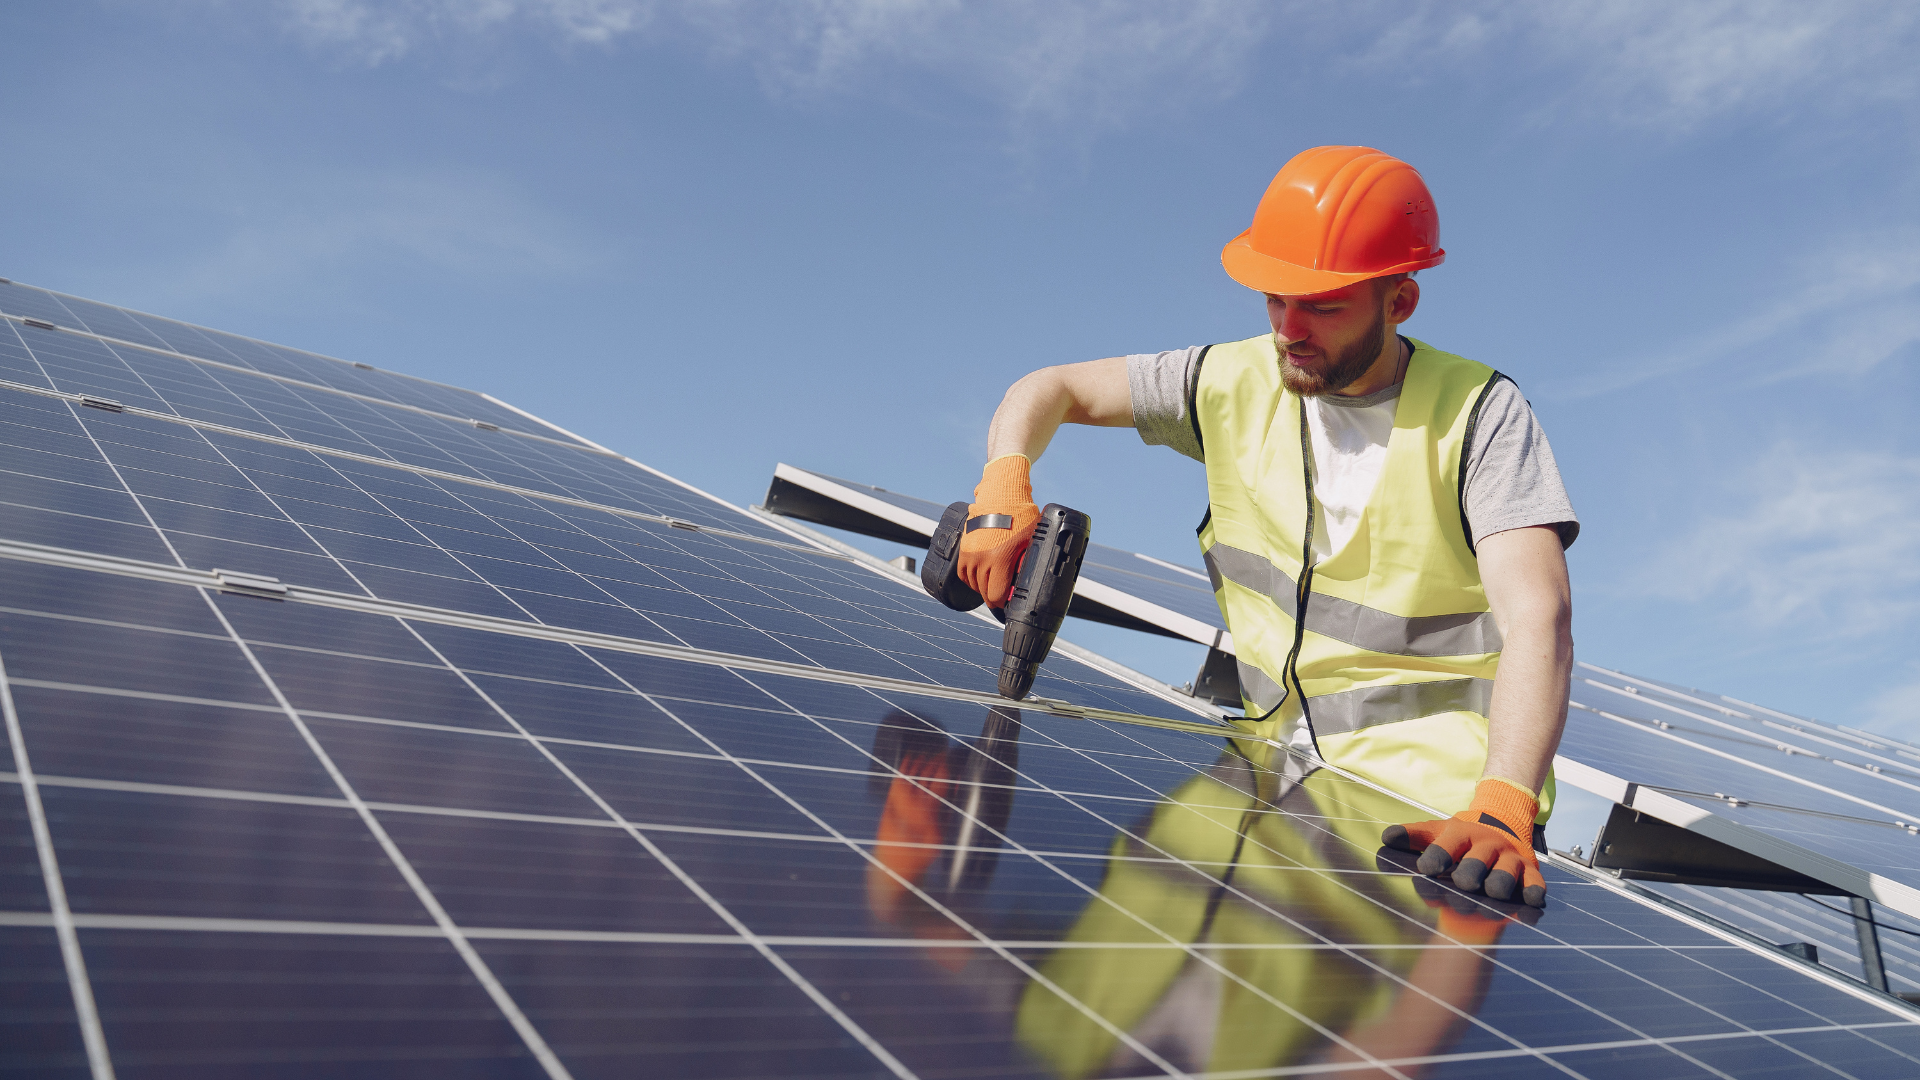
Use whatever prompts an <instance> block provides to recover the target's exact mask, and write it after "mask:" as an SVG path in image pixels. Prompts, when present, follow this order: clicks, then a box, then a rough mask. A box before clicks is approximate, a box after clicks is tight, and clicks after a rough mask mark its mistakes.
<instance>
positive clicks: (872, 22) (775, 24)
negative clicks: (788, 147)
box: [283, 0, 1275, 123]
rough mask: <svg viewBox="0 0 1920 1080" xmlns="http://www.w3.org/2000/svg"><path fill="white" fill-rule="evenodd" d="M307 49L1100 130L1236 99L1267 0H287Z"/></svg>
mask: <svg viewBox="0 0 1920 1080" xmlns="http://www.w3.org/2000/svg"><path fill="white" fill-rule="evenodd" d="M283 8H284V11H285V13H286V18H287V23H288V25H289V27H290V28H291V30H292V31H293V32H294V33H295V34H296V36H298V37H299V38H301V39H302V40H304V41H306V42H307V43H308V44H310V45H312V46H315V47H317V48H320V49H323V50H327V51H329V52H333V53H336V54H339V55H343V56H346V57H348V58H350V59H352V60H354V61H355V62H358V63H363V64H367V65H379V64H383V63H387V62H391V61H395V60H398V59H400V58H402V57H405V56H408V55H409V54H413V53H416V52H419V51H421V50H423V49H425V48H427V47H429V46H431V45H433V44H436V43H448V44H453V43H457V41H458V40H459V39H473V38H478V37H485V36H489V35H493V36H498V35H502V34H509V33H515V32H518V31H522V30H535V31H539V32H543V33H546V34H548V35H550V36H553V37H556V38H558V39H559V40H560V41H562V42H566V43H572V44H582V43H584V44H606V43H610V42H613V41H614V40H615V39H618V38H622V37H626V36H635V37H643V38H644V39H645V40H646V41H648V42H650V43H659V42H675V43H683V44H686V45H689V46H691V47H693V48H695V49H696V50H699V51H702V52H705V53H707V54H709V55H711V56H713V57H715V58H716V59H718V60H720V61H721V62H724V63H733V64H739V65H742V66H745V67H747V68H749V69H751V70H752V71H754V72H755V73H756V74H757V75H758V76H759V78H760V79H761V81H762V82H763V84H764V85H765V86H766V87H767V89H768V91H769V92H770V93H771V94H773V95H774V96H777V97H793V96H811V95H824V94H833V93H838V92H842V91H846V90H848V89H850V88H851V87H853V86H854V85H855V84H857V83H859V82H860V81H861V80H862V79H865V78H867V77H870V76H873V75H876V74H882V75H885V74H896V73H900V72H902V71H906V72H915V73H924V74H926V75H930V76H932V77H934V78H936V79H941V80H946V81H947V82H949V83H951V84H953V85H956V86H958V87H960V88H961V89H962V90H964V91H965V92H967V93H971V94H975V95H978V96H981V97H984V98H986V99H988V100H990V101H993V102H994V103H995V104H997V105H1000V106H1002V107H1004V108H1006V109H1008V110H1010V111H1011V112H1012V113H1014V114H1016V115H1020V116H1032V117H1048V118H1058V119H1071V120H1078V121H1091V122H1094V123H1104V122H1110V121H1114V120H1117V119H1119V118H1121V117H1123V116H1126V115H1130V114H1132V113H1135V112H1137V111H1139V110H1140V109H1142V108H1149V107H1151V106H1152V105H1153V104H1154V103H1155V102H1167V101H1190V100H1193V99H1194V98H1195V97H1196V96H1207V95H1211V94H1216V93H1219V92H1221V91H1223V90H1227V89H1230V88H1231V87H1233V86H1235V85H1237V84H1238V82H1239V80H1240V79H1241V77H1242V76H1243V75H1244V74H1245V72H1246V71H1247V68H1248V60H1249V58H1250V56H1251V54H1252V53H1253V52H1254V51H1255V50H1256V49H1258V48H1259V47H1260V46H1261V44H1262V43H1263V41H1264V40H1265V39H1266V37H1267V33H1266V31H1267V28H1268V26H1269V24H1270V23H1271V22H1272V21H1273V18H1274V15H1275V10H1274V8H1273V7H1272V6H1271V5H1267V4H1263V3H1260V2H1258V0H1190V2H1187V3H1182V4H1165V3H1157V2H1152V0H1098V2H1092V3H1075V2H1061V3H1049V4H1033V3H1024V2H1017V0H981V2H972V3H962V2H961V0H788V2H782V3H766V2H760V0H686V2H682V3H660V2H658V0H386V2H376V0H283Z"/></svg>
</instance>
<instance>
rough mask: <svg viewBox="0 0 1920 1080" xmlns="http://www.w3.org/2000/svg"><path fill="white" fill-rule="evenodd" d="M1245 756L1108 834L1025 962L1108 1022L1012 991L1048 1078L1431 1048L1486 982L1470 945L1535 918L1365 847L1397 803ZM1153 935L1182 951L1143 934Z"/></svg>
mask: <svg viewBox="0 0 1920 1080" xmlns="http://www.w3.org/2000/svg"><path fill="white" fill-rule="evenodd" d="M1247 752H1248V753H1251V754H1253V755H1255V757H1256V759H1258V762H1256V761H1249V760H1248V759H1247V758H1245V757H1242V756H1240V755H1239V754H1237V753H1228V754H1223V755H1222V756H1221V758H1220V760H1219V761H1218V762H1217V763H1215V765H1214V766H1213V767H1212V768H1211V769H1210V770H1209V771H1208V772H1206V773H1203V774H1201V775H1199V776H1196V777H1194V778H1193V779H1192V780H1190V781H1188V782H1187V783H1185V784H1183V785H1181V787H1180V788H1179V789H1178V790H1176V791H1175V792H1174V793H1173V794H1172V795H1170V796H1169V797H1168V798H1167V799H1166V800H1164V801H1162V802H1161V803H1159V804H1157V805H1156V806H1154V808H1153V809H1152V810H1151V811H1149V812H1148V814H1147V816H1146V817H1145V818H1144V819H1143V820H1142V821H1141V822H1140V823H1138V824H1137V825H1136V827H1135V828H1134V829H1133V830H1132V832H1133V834H1134V835H1132V836H1128V835H1122V836H1119V837H1116V838H1115V840H1114V843H1113V848H1112V850H1111V860H1110V861H1109V863H1108V864H1107V872H1106V877H1105V879H1104V880H1103V881H1102V883H1101V887H1100V894H1099V896H1098V897H1097V898H1096V899H1095V900H1094V901H1093V902H1092V903H1090V904H1088V905H1087V907H1086V909H1085V910H1084V911H1083V912H1082V913H1081V915H1080V918H1079V920H1078V921H1077V922H1076V923H1075V924H1074V926H1073V928H1072V929H1071V930H1070V931H1068V933H1067V935H1066V940H1067V941H1068V942H1070V943H1074V944H1075V945H1077V946H1079V947H1069V948H1063V949H1059V950H1057V951H1055V952H1054V953H1053V954H1052V955H1051V956H1049V957H1048V958H1047V959H1046V960H1045V961H1044V962H1043V963H1042V964H1041V965H1040V969H1039V970H1040V974H1041V975H1042V976H1044V977H1045V978H1046V980H1047V981H1049V982H1051V983H1052V984H1054V985H1055V986H1058V987H1059V988H1060V989H1061V990H1063V991H1065V992H1066V993H1068V994H1071V995H1073V996H1074V997H1075V998H1077V999H1079V1001H1080V1002H1081V1003H1083V1004H1084V1005H1085V1006H1086V1007H1087V1008H1089V1009H1091V1010H1093V1011H1094V1012H1095V1013H1096V1014H1098V1015H1099V1016H1100V1017H1101V1018H1102V1019H1104V1020H1105V1021H1107V1025H1111V1028H1109V1027H1108V1026H1107V1025H1102V1024H1099V1023H1096V1022H1094V1021H1093V1020H1091V1019H1090V1018H1088V1017H1087V1016H1086V1014H1085V1013H1083V1012H1081V1011H1080V1010H1079V1009H1078V1008H1076V1007H1074V1006H1073V1005H1071V1004H1069V1003H1067V1002H1066V1001H1064V1000H1062V999H1061V998H1060V997H1059V996H1058V995H1056V994H1054V993H1053V992H1051V991H1050V990H1048V989H1047V988H1046V987H1044V986H1042V985H1041V984H1040V983H1038V982H1034V983H1030V984H1029V985H1028V986H1027V987H1026V990H1025V992H1024V994H1023V996H1022V999H1021V1003H1020V1007H1019V1010H1020V1011H1019V1015H1018V1018H1017V1020H1016V1025H1017V1033H1018V1035H1019V1038H1020V1040H1021V1042H1022V1043H1023V1044H1024V1045H1025V1046H1026V1047H1027V1049H1028V1051H1029V1052H1030V1053H1032V1054H1033V1055H1034V1056H1035V1057H1037V1058H1039V1059H1041V1060H1042V1061H1044V1062H1046V1063H1047V1064H1048V1065H1049V1066H1050V1067H1051V1068H1052V1070H1053V1071H1054V1072H1055V1073H1056V1074H1057V1075H1059V1076H1061V1077H1065V1078H1069V1080H1079V1078H1081V1077H1097V1076H1133V1075H1139V1074H1142V1073H1149V1072H1156V1071H1158V1068H1159V1067H1158V1066H1157V1065H1155V1064H1154V1063H1153V1061H1152V1060H1151V1058H1152V1057H1157V1058H1159V1059H1160V1060H1162V1061H1164V1062H1166V1063H1167V1064H1170V1065H1172V1066H1174V1067H1175V1068H1176V1069H1179V1070H1181V1071H1186V1072H1193V1073H1210V1072H1227V1073H1233V1072H1237V1071H1239V1070H1264V1069H1278V1068H1283V1067H1286V1066H1293V1065H1309V1064H1316V1063H1330V1062H1347V1061H1362V1060H1366V1059H1367V1058H1372V1059H1374V1060H1395V1059H1406V1058H1418V1057H1422V1056H1425V1055H1429V1054H1437V1053H1442V1052H1444V1051H1445V1050H1446V1049H1447V1048H1448V1047H1449V1046H1450V1045H1451V1044H1452V1043H1453V1042H1454V1040H1455V1039H1457V1038H1458V1037H1459V1035H1460V1033H1461V1032H1462V1030H1463V1029H1464V1028H1465V1027H1466V1025H1467V1024H1468V1023H1469V1022H1470V1020H1469V1018H1470V1017H1471V1016H1472V1015H1473V1013H1474V1011H1475V1010H1476V1009H1478V1008H1479V1005H1480V1002H1481V999H1482V998H1483V996H1484V995H1485V993H1486V988H1487V983H1488V980H1489V978H1490V977H1491V974H1492V963H1491V961H1490V958H1489V956H1488V954H1487V953H1486V952H1484V951H1482V950H1483V949H1485V948H1486V947H1488V946H1491V945H1493V944H1494V943H1495V942H1497V941H1498V940H1499V938H1500V936H1501V933H1502V932H1503V931H1504V930H1505V929H1506V927H1507V926H1508V924H1509V922H1510V921H1511V920H1512V919H1513V918H1519V919H1521V920H1522V921H1532V920H1533V919H1535V918H1537V917H1538V915H1539V913H1538V911H1537V910H1536V909H1533V908H1529V907H1524V906H1520V905H1510V904H1497V903H1494V902H1492V901H1489V900H1486V899H1485V898H1482V897H1469V896H1467V895H1465V894H1463V893H1459V892H1451V891H1448V890H1446V889H1445V887H1444V886H1442V885H1438V884H1435V883H1433V882H1432V881H1430V880H1428V879H1427V878H1425V877H1422V876H1419V875H1417V874H1414V873H1412V872H1411V862H1412V857H1411V856H1408V857H1406V859H1405V865H1403V864H1402V863H1401V862H1400V861H1398V860H1400V856H1399V854H1398V853H1396V852H1392V851H1387V850H1384V849H1378V838H1379V835H1380V828H1381V823H1382V822H1384V821H1392V820H1394V819H1395V818H1396V817H1397V816H1399V815H1401V814H1404V813H1405V811H1406V804H1405V803H1402V802H1400V801H1399V800H1396V799H1393V798H1390V797H1388V796H1386V795H1383V794H1381V793H1380V792H1378V791H1377V790H1374V789H1372V788H1369V787H1367V786H1365V785H1362V784H1358V783H1355V782H1353V781H1351V780H1347V779H1345V778H1343V777H1340V776H1338V775H1335V774H1333V773H1330V772H1327V771H1325V770H1319V769H1317V768H1315V767H1314V766H1312V765H1309V764H1305V763H1304V759H1302V758H1299V757H1296V756H1294V755H1292V754H1289V753H1287V752H1286V751H1282V750H1278V749H1276V748H1273V747H1270V746H1268V747H1263V746H1258V745H1248V747H1247ZM1267 755H1270V756H1272V757H1273V758H1274V760H1273V761H1272V762H1271V763H1272V764H1273V765H1275V766H1276V767H1278V768H1279V769H1280V771H1279V772H1277V773H1276V772H1271V771H1268V769H1266V768H1265V767H1263V765H1264V764H1266V763H1267V761H1266V756H1267ZM1377 849H1378V854H1377V855H1376V850H1377ZM1174 860H1178V861H1177V862H1176V861H1174ZM1376 860H1377V861H1376ZM1388 860H1395V861H1391V862H1390V861H1388ZM1380 871H1385V873H1381V872H1380ZM1436 912H1437V914H1436ZM1143 923H1144V925H1143ZM1436 923H1437V925H1436ZM1163 935H1164V936H1163ZM1168 936H1170V937H1172V938H1173V939H1174V941H1176V942H1178V943H1179V944H1181V945H1188V946H1193V948H1192V949H1191V950H1183V949H1178V948H1172V947H1166V948H1151V947H1147V946H1152V945H1164V944H1165V943H1166V937H1168ZM1333 945H1341V946H1352V948H1333V947H1329V946H1333ZM1103 946H1106V947H1103ZM1316 946H1318V947H1316ZM1114 1029H1117V1030H1118V1031H1119V1032H1121V1033H1124V1034H1123V1035H1121V1034H1115V1030H1114ZM1401 1071H1402V1072H1403V1073H1405V1074H1406V1075H1413V1074H1414V1073H1417V1072H1418V1069H1413V1070H1411V1071H1408V1070H1406V1069H1402V1070H1401ZM1342 1075H1347V1074H1345V1073H1343V1074H1342Z"/></svg>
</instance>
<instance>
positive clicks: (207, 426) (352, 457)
mask: <svg viewBox="0 0 1920 1080" xmlns="http://www.w3.org/2000/svg"><path fill="white" fill-rule="evenodd" d="M0 389H4V390H13V391H17V392H20V393H27V394H33V395H35V396H38V397H47V398H55V399H58V400H61V401H65V402H68V403H69V404H70V405H74V406H78V405H80V404H81V399H82V398H83V397H84V396H85V395H82V394H69V393H66V392H64V391H60V390H49V389H46V388H45V387H39V386H29V385H27V384H26V383H18V382H14V381H12V380H10V379H0ZM122 412H123V413H125V414H127V415H132V416H141V417H146V418H148V419H152V420H162V421H165V422H167V423H170V424H180V425H183V426H186V427H192V428H198V429H200V430H201V431H211V432H215V433H217V434H221V435H228V436H232V437H234V438H240V439H253V440H255V441H258V442H264V443H270V444H273V445H276V446H284V447H286V448H288V449H293V450H304V451H306V452H308V453H310V454H316V455H322V456H325V457H336V458H343V459H345V460H349V461H353V462H357V463H359V464H362V465H375V466H378V467H380V468H383V469H393V470H396V471H399V472H410V473H415V474H417V475H420V476H425V477H429V478H431V479H434V480H447V481H451V482H453V483H459V484H471V485H473V486H475V487H482V488H489V489H492V490H495V491H502V492H506V493H508V494H511V495H518V496H520V497H522V498H527V499H537V500H540V501H543V502H552V503H560V504H563V505H567V506H572V507H575V508H576V509H581V510H594V511H599V512H601V513H607V514H613V515H615V516H617V517H624V518H633V519H635V520H639V521H647V522H651V523H653V524H657V525H667V526H671V527H675V528H683V529H689V530H692V531H698V532H704V533H708V534H711V535H715V536H722V537H725V538H727V539H729V540H738V541H747V542H750V543H755V544H765V545H767V546H769V547H775V548H786V549H789V550H793V551H799V552H803V553H805V554H808V555H816V556H824V557H827V558H832V557H834V556H835V555H836V554H837V553H834V552H826V551H822V550H820V549H819V548H818V547H814V546H812V545H802V544H788V543H785V542H782V541H779V540H773V539H769V538H767V537H763V536H754V535H753V534H751V533H743V532H735V531H733V530H730V529H727V528H724V527H721V526H715V525H704V524H700V523H698V522H690V521H684V520H682V519H679V518H675V517H673V516H672V515H669V514H653V513H648V512H646V511H643V510H628V509H624V508H622V507H618V506H610V505H607V504H605V503H598V502H593V501H591V500H588V499H580V498H575V497H573V496H570V495H562V494H558V493H556V492H550V491H540V490H538V489H535V488H527V487H520V486H518V485H514V484H504V483H501V482H499V481H497V480H489V479H487V478H486V477H483V476H463V475H461V474H460V473H455V472H448V471H446V470H444V469H435V468H431V467H429V466H425V465H412V464H408V463H407V462H404V461H397V460H394V459H392V458H381V457H374V456H373V455H371V454H361V453H356V452H354V451H352V450H342V449H339V448H338V447H332V446H322V445H320V444H318V443H310V442H303V441H301V440H298V439H283V438H280V437H278V436H274V435H267V434H264V433H262V432H258V431H248V430H247V429H245V428H238V427H232V426H230V425H227V424H219V423H215V422H213V421H210V420H199V419H195V418H193V417H188V416H179V415H175V414H172V413H163V412H158V411H156V410H153V409H144V408H141V407H139V406H136V405H127V406H124V407H123V409H122ZM101 458H102V460H106V461H108V463H109V464H111V459H109V458H107V456H106V455H105V454H104V453H102V454H101ZM716 501H718V500H716ZM722 505H725V504H722Z"/></svg>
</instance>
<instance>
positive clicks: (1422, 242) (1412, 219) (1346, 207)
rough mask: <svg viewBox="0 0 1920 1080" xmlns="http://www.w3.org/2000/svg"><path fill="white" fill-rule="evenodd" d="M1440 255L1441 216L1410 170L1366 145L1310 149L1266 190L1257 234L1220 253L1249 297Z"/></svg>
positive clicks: (1292, 291)
mask: <svg viewBox="0 0 1920 1080" xmlns="http://www.w3.org/2000/svg"><path fill="white" fill-rule="evenodd" d="M1446 257H1447V253H1446V252H1444V251H1442V250H1440V215H1439V214H1438V213H1436V212H1435V211H1434V208H1433V196H1432V195H1431V194H1429V193H1428V191H1427V182H1426V181H1425V180H1422V179H1420V174H1419V172H1417V171H1415V169H1414V167H1413V166H1411V165H1409V164H1407V163H1406V162H1404V161H1401V160H1400V159H1399V158H1397V157H1393V156H1392V155H1389V154H1383V153H1381V152H1380V151H1378V150H1375V149H1373V148H1372V147H1368V146H1316V147H1314V148H1313V149H1311V150H1307V151H1305V152H1303V153H1301V154H1299V155H1297V156H1296V157H1294V159H1293V160H1292V161H1289V162H1287V164H1286V165H1285V166H1284V167H1283V168H1281V170H1280V172H1279V175H1277V176H1275V177H1274V178H1273V183H1271V184H1269V185H1267V193H1266V194H1265V195H1262V196H1261V197H1260V206H1259V207H1258V208H1257V209H1256V210H1254V212H1253V228H1251V229H1248V230H1247V231H1246V232H1243V233H1241V234H1240V235H1239V236H1236V237H1234V238H1233V239H1232V240H1231V241H1230V242H1228V244H1227V246H1226V247H1225V248H1223V249H1221V252H1220V263H1221V265H1223V266H1225V267H1226V268H1227V276H1228V277H1231V278H1232V279H1233V280H1235V281H1237V282H1239V283H1240V284H1242V285H1245V286H1246V287H1247V288H1249V289H1257V290H1258V291H1260V292H1263V293H1279V294H1282V295H1287V296H1302V295H1307V294H1310V293H1322V292H1330V291H1332V290H1334V289H1338V288H1342V287H1344V286H1347V285H1351V284H1353V283H1354V282H1356V281H1365V280H1367V279H1368V278H1376V277H1384V276H1386V275H1387V274H1403V273H1406V272H1407V271H1409V270H1424V269H1426V268H1427V267H1429V266H1438V265H1440V263H1441V262H1443V261H1445V259H1446Z"/></svg>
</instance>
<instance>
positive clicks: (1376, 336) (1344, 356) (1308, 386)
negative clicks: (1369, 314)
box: [1274, 311, 1387, 397]
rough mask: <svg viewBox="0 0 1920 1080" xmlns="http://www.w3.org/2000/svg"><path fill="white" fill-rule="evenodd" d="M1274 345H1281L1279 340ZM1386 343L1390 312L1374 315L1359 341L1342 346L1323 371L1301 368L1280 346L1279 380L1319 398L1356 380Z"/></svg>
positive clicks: (1302, 392)
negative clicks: (1388, 314)
mask: <svg viewBox="0 0 1920 1080" xmlns="http://www.w3.org/2000/svg"><path fill="white" fill-rule="evenodd" d="M1274 344H1275V345H1276V346H1279V344H1280V343H1279V342H1278V341H1275V342H1274ZM1386 344H1387V313H1386V312H1384V311H1382V312H1379V313H1378V314H1376V315H1375V316H1374V319H1373V325H1372V326H1370V327H1368V328H1367V332H1366V333H1364V334H1362V335H1360V340H1358V341H1356V342H1354V343H1353V344H1351V345H1349V346H1347V347H1346V348H1344V349H1341V350H1340V352H1339V353H1338V354H1336V355H1335V356H1334V357H1333V358H1332V360H1333V363H1332V364H1330V365H1328V367H1327V370H1326V371H1324V372H1320V373H1317V374H1316V373H1315V372H1312V371H1308V370H1307V369H1306V368H1303V367H1299V366H1297V365H1295V364H1294V363H1293V361H1292V360H1290V359H1289V358H1288V357H1287V350H1286V349H1285V348H1284V347H1281V348H1280V381H1281V383H1283V384H1284V385H1285V386H1286V388H1287V389H1288V390H1291V391H1293V392H1294V393H1296V394H1298V395H1300V396H1301V397H1319V396H1321V395H1322V394H1332V393H1337V392H1338V391H1341V390H1345V389H1346V388H1347V387H1348V386H1351V385H1352V384H1353V381H1354V380H1355V379H1358V378H1359V377H1360V376H1362V375H1365V374H1366V373H1367V369H1368V368H1370V367H1372V366H1373V362H1374V361H1375V360H1378V359H1379V358H1380V350H1381V349H1383V348H1385V347H1386Z"/></svg>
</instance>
